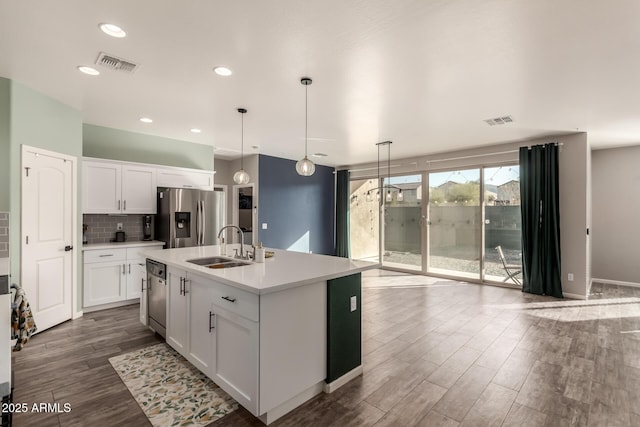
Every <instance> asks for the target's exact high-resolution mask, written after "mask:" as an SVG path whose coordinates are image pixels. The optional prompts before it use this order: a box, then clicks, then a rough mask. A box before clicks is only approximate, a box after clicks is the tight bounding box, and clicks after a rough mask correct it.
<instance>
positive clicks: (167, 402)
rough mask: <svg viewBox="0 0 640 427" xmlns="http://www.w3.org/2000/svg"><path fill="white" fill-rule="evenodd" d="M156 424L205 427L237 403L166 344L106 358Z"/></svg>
mask: <svg viewBox="0 0 640 427" xmlns="http://www.w3.org/2000/svg"><path fill="white" fill-rule="evenodd" d="M109 362H110V363H111V366H113V368H114V369H115V370H116V372H117V373H118V375H120V378H121V379H122V382H124V384H125V385H126V386H127V388H128V389H129V392H130V393H131V395H132V396H133V397H134V399H136V401H137V402H138V404H139V405H140V407H141V408H142V411H143V412H144V413H145V415H146V416H147V418H148V419H149V421H150V422H151V424H153V425H154V426H155V427H165V426H204V425H207V424H209V423H211V422H213V421H215V420H217V419H218V418H221V417H223V416H225V415H227V414H228V413H230V412H233V411H234V410H236V409H237V408H238V403H237V402H236V401H234V400H233V398H231V397H230V396H229V395H228V394H227V393H225V392H224V391H223V390H222V389H221V388H220V387H218V386H217V385H216V384H215V383H214V382H213V381H211V379H209V378H208V377H207V376H206V375H204V374H203V373H202V372H200V371H199V370H198V369H196V368H195V367H194V366H193V365H191V364H190V363H189V362H187V360H186V359H185V358H184V357H182V356H181V355H180V354H178V353H177V352H176V351H175V350H173V349H172V348H170V347H169V346H168V345H166V344H165V343H161V344H156V345H154V346H151V347H147V348H143V349H141V350H138V351H134V352H131V353H127V354H122V355H120V356H115V357H112V358H110V359H109Z"/></svg>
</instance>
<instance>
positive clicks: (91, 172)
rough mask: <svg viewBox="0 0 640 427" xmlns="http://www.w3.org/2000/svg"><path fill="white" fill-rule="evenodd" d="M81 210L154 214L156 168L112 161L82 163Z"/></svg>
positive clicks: (106, 212) (102, 212)
mask: <svg viewBox="0 0 640 427" xmlns="http://www.w3.org/2000/svg"><path fill="white" fill-rule="evenodd" d="M82 204H83V209H82V211H83V213H86V214H89V213H100V214H154V213H156V168H154V167H150V166H144V165H136V164H129V163H122V162H115V161H101V160H84V161H83V162H82Z"/></svg>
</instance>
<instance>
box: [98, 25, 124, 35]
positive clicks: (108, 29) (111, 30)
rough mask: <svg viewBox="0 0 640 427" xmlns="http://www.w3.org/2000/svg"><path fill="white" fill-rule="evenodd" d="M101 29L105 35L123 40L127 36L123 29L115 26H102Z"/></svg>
mask: <svg viewBox="0 0 640 427" xmlns="http://www.w3.org/2000/svg"><path fill="white" fill-rule="evenodd" d="M100 29H101V30H102V32H103V33H105V34H108V35H110V36H111V37H117V38H122V37H124V36H126V35H127V33H126V32H125V31H124V30H123V29H122V28H120V27H118V26H117V25H114V24H100Z"/></svg>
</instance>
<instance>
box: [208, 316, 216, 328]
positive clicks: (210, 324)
mask: <svg viewBox="0 0 640 427" xmlns="http://www.w3.org/2000/svg"><path fill="white" fill-rule="evenodd" d="M213 316H215V313H212V312H209V332H211V330H212V329H215V328H216V327H215V326H213V322H211V318H212V317H213Z"/></svg>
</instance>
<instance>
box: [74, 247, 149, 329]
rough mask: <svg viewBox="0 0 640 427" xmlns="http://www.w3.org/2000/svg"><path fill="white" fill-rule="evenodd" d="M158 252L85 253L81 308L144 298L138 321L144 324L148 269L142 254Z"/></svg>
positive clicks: (118, 250)
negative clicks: (144, 292) (144, 293)
mask: <svg viewBox="0 0 640 427" xmlns="http://www.w3.org/2000/svg"><path fill="white" fill-rule="evenodd" d="M160 248H162V245H157V246H149V245H145V246H139V247H138V246H136V247H128V248H114V249H86V250H85V251H84V263H83V266H84V282H83V289H84V297H83V307H86V308H88V307H95V306H99V305H103V304H109V303H115V302H120V301H128V300H135V299H140V298H144V301H143V300H142V299H141V304H140V321H141V322H142V323H145V324H146V317H147V315H146V308H147V307H146V295H144V297H143V295H142V293H143V289H145V288H146V279H147V268H146V261H145V259H144V257H143V255H142V252H143V251H145V250H153V249H160ZM143 305H144V307H143ZM143 311H144V313H143ZM143 317H144V320H142V319H143Z"/></svg>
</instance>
